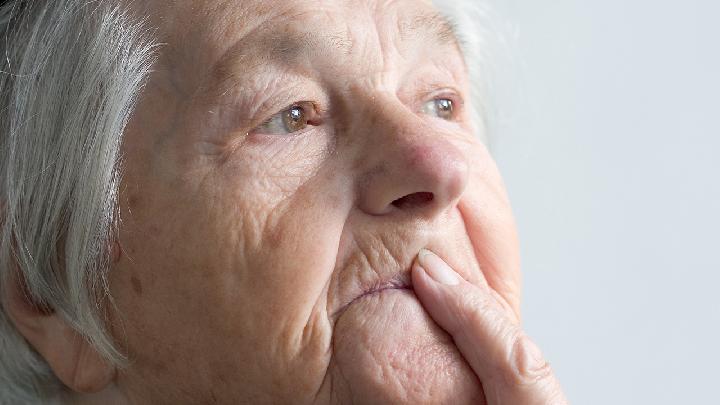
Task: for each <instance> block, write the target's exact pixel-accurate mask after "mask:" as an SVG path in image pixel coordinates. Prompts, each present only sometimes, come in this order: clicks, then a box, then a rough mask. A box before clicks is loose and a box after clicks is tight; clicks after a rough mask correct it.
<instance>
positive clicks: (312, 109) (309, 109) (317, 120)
mask: <svg viewBox="0 0 720 405" xmlns="http://www.w3.org/2000/svg"><path fill="white" fill-rule="evenodd" d="M295 107H302V108H303V110H304V111H305V112H306V113H307V114H308V115H309V117H308V119H307V125H308V126H318V125H320V124H321V123H322V116H323V112H322V110H321V109H320V108H319V106H318V103H316V102H312V101H296V102H294V103H292V104H289V105H287V106H286V107H285V108H283V109H281V110H279V111H276V112H275V113H274V114H272V115H270V116H269V117H267V118H266V119H264V120H263V121H261V122H260V124H258V125H256V126H254V127H253V128H252V129H251V130H250V131H248V134H264V133H263V132H260V131H258V129H259V128H261V127H263V126H265V125H268V124H270V123H271V122H272V120H274V119H277V118H278V116H279V115H280V114H284V113H286V112H287V111H289V110H291V109H293V108H295ZM306 129H307V128H304V129H301V130H299V131H296V132H292V133H289V135H292V134H300V133H303V132H305V130H306ZM267 135H276V134H267Z"/></svg>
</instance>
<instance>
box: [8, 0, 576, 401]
mask: <svg viewBox="0 0 720 405" xmlns="http://www.w3.org/2000/svg"><path fill="white" fill-rule="evenodd" d="M471 3H472V2H468V4H466V5H465V6H463V5H462V4H460V3H457V4H456V3H450V4H444V5H442V6H443V7H444V8H445V10H444V13H441V12H440V11H438V10H437V9H435V8H434V7H433V5H432V4H431V3H430V2H429V1H422V0H396V1H386V0H328V1H325V0H318V1H307V2H287V1H281V0H269V1H268V0H257V1H256V0H248V1H242V2H241V1H221V0H203V1H200V0H194V1H190V0H187V1H182V0H181V1H160V0H152V1H150V0H148V1H132V2H127V3H126V2H122V1H110V0H107V1H105V0H99V1H87V0H54V1H32V0H14V1H9V2H6V4H5V5H4V6H3V8H2V11H1V17H0V19H1V24H2V26H1V28H0V29H1V30H2V41H0V48H1V50H2V56H3V57H2V75H1V76H0V91H1V94H0V95H1V100H0V103H1V105H0V142H1V143H0V155H1V156H0V159H1V160H0V162H1V165H0V175H1V177H0V178H1V181H0V207H1V208H0V213H1V215H0V218H1V219H0V223H1V224H2V233H1V234H0V237H1V239H0V242H1V244H0V276H1V283H0V287H1V291H2V311H0V360H1V363H0V402H1V403H3V404H25V403H43V404H44V403H79V404H83V403H87V404H212V403H218V404H242V403H253V404H260V403H281V404H289V403H297V404H306V403H307V404H309V403H369V404H379V403H409V404H420V403H432V404H435V403H437V404H440V403H443V404H483V403H487V404H560V403H564V402H565V400H564V399H563V395H562V392H561V390H560V387H559V384H558V383H557V381H556V380H555V377H554V376H553V373H552V371H551V369H550V367H549V366H548V364H547V363H546V362H545V360H544V359H543V357H542V355H541V353H540V351H539V350H538V348H537V347H536V346H535V345H534V344H533V343H531V341H530V340H529V339H528V338H527V337H526V335H525V334H524V333H523V332H522V329H521V327H520V323H519V319H520V315H519V300H520V297H519V294H520V285H519V284H520V277H519V259H518V248H517V238H516V234H515V228H514V223H513V219H512V215H511V211H510V206H509V204H508V201H507V197H506V194H505V191H504V189H503V185H502V182H501V179H500V176H499V175H498V173H497V170H496V168H495V165H494V164H493V161H492V158H491V157H490V155H489V154H488V152H487V150H486V149H485V147H484V146H483V144H482V143H481V141H480V140H479V139H481V138H482V136H483V128H484V125H483V124H482V121H477V120H475V125H473V121H474V120H473V119H472V118H473V114H472V111H473V110H472V107H471V103H470V99H469V93H470V87H471V86H470V83H469V79H468V71H469V70H473V69H474V68H475V67H476V61H475V60H474V59H472V57H471V55H472V54H471V53H468V54H467V55H468V56H467V57H465V56H463V53H462V51H461V49H462V47H461V45H460V43H459V42H458V39H457V38H458V36H460V35H464V36H465V37H468V38H470V40H469V42H468V44H469V45H472V44H477V43H480V42H481V41H480V42H478V41H477V39H478V38H475V39H473V37H472V35H473V32H472V30H473V27H472V26H471V25H467V24H465V23H467V22H469V21H472V20H473V18H468V17H472V15H473V14H472V11H473V10H472V7H476V6H475V5H473V4H471ZM466 7H470V8H466ZM448 14H449V15H455V21H456V24H450V23H449V22H448V21H449V20H448V19H447V16H448ZM455 26H457V27H458V28H457V29H454V27H455ZM480 39H482V38H480ZM470 48H472V47H470ZM470 48H466V51H467V52H472V51H475V50H473V49H470ZM471 62H472V63H471ZM469 67H470V69H469Z"/></svg>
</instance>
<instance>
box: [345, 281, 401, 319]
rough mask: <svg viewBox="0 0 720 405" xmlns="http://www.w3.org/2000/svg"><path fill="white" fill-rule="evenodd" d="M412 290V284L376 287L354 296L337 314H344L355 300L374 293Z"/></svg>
mask: <svg viewBox="0 0 720 405" xmlns="http://www.w3.org/2000/svg"><path fill="white" fill-rule="evenodd" d="M412 290H413V289H412V287H410V286H405V287H382V288H378V289H376V290H370V291H366V292H364V293H362V294H360V295H358V296H357V297H355V298H353V300H352V301H350V302H349V303H347V304H346V305H345V306H344V307H342V308H341V309H340V310H339V311H338V312H337V313H336V316H340V315H342V313H343V312H345V310H346V309H348V307H350V305H352V304H354V303H355V302H357V301H359V300H361V299H363V298H367V297H370V296H373V295H378V294H380V293H384V292H390V291H412Z"/></svg>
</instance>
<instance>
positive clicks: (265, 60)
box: [205, 11, 462, 98]
mask: <svg viewBox="0 0 720 405" xmlns="http://www.w3.org/2000/svg"><path fill="white" fill-rule="evenodd" d="M398 31H399V35H400V39H401V40H402V41H409V40H410V39H411V38H417V37H421V38H423V39H427V40H429V41H432V42H435V43H436V44H437V45H440V46H443V47H448V46H449V47H453V48H455V49H456V50H457V51H458V52H460V53H461V54H462V47H461V41H460V39H459V36H458V34H457V29H456V27H455V25H454V24H453V23H452V22H451V21H450V20H449V19H448V18H447V17H445V16H444V15H442V14H440V13H439V12H435V11H433V12H426V13H423V14H419V15H416V16H414V17H411V18H408V19H405V20H403V21H400V22H399V23H398ZM252 34H253V33H248V34H246V35H245V36H243V37H242V38H241V39H240V40H239V41H238V42H237V43H236V44H235V45H233V46H232V47H231V48H230V49H228V51H226V52H225V53H224V54H223V55H222V56H221V57H220V58H219V59H218V60H217V62H215V63H214V64H213V66H212V67H211V69H210V81H211V83H210V86H209V88H207V89H206V90H208V91H209V93H210V94H205V95H206V96H210V97H213V98H216V97H217V96H221V95H222V94H224V93H225V92H227V91H228V89H229V88H231V87H235V86H234V84H237V82H238V81H239V80H238V79H239V77H238V76H239V74H240V75H242V73H239V71H238V69H237V67H238V66H245V67H246V69H243V72H247V71H253V70H256V69H257V68H258V67H260V66H263V65H267V64H269V63H273V62H275V63H279V64H282V65H286V66H293V65H294V64H295V63H296V61H297V60H298V58H299V57H300V56H301V55H309V54H313V53H314V52H317V50H318V49H324V47H328V48H333V49H337V50H339V51H340V52H342V54H344V55H349V54H350V53H351V52H352V49H353V47H354V45H355V44H354V42H353V40H352V39H351V37H350V36H349V35H347V33H343V32H338V33H332V34H317V33H314V32H311V31H308V32H302V31H289V32H284V33H279V32H276V31H271V32H268V33H266V34H262V35H260V36H259V39H258V40H256V41H253V42H252V43H251V44H248V43H247V41H246V39H247V38H248V36H251V35H252ZM258 55H261V57H260V58H257V59H255V58H252V56H258ZM249 60H253V61H254V62H253V64H252V65H249V66H248V61H249ZM248 67H249V68H248Z"/></svg>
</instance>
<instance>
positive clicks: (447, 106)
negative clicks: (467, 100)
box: [438, 100, 452, 111]
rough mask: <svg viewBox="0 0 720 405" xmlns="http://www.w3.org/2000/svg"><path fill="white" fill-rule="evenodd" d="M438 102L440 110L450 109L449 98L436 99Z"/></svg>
mask: <svg viewBox="0 0 720 405" xmlns="http://www.w3.org/2000/svg"><path fill="white" fill-rule="evenodd" d="M438 103H439V104H440V109H441V110H442V111H450V110H451V109H452V101H450V100H438Z"/></svg>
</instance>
